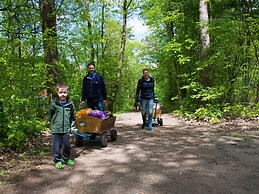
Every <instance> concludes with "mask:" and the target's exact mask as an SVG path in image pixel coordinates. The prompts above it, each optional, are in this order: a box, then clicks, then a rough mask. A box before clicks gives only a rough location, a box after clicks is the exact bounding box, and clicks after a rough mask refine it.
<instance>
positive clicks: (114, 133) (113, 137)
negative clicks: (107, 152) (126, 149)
mask: <svg viewBox="0 0 259 194" xmlns="http://www.w3.org/2000/svg"><path fill="white" fill-rule="evenodd" d="M110 131H111V140H112V141H116V140H117V131H116V130H115V129H113V130H110Z"/></svg>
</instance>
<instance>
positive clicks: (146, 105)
mask: <svg viewBox="0 0 259 194" xmlns="http://www.w3.org/2000/svg"><path fill="white" fill-rule="evenodd" d="M153 104H154V100H153V99H144V98H142V99H141V108H142V110H141V114H142V120H143V124H146V112H147V111H148V128H149V129H152V111H153Z"/></svg>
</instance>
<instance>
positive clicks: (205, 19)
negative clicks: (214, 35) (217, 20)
mask: <svg viewBox="0 0 259 194" xmlns="http://www.w3.org/2000/svg"><path fill="white" fill-rule="evenodd" d="M199 11H200V26H201V27H200V37H201V38H200V39H201V63H203V62H204V61H205V60H206V59H207V58H208V57H209V53H210V35H209V32H208V24H209V14H208V3H207V1H206V0H200V6H199ZM209 74H210V69H209V67H208V66H205V67H203V70H202V72H201V82H202V85H204V86H205V87H208V86H211V80H210V78H209Z"/></svg>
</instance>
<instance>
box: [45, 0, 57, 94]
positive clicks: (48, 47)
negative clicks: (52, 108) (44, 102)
mask: <svg viewBox="0 0 259 194" xmlns="http://www.w3.org/2000/svg"><path fill="white" fill-rule="evenodd" d="M40 13H41V19H42V33H43V47H44V62H45V63H46V64H47V69H48V75H47V82H46V83H47V87H48V91H49V94H51V93H54V91H53V86H54V85H55V84H56V83H58V82H60V81H61V77H60V72H59V68H58V49H57V26H56V9H55V0H40Z"/></svg>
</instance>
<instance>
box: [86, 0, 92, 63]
mask: <svg viewBox="0 0 259 194" xmlns="http://www.w3.org/2000/svg"><path fill="white" fill-rule="evenodd" d="M85 5H86V18H87V23H88V33H89V41H90V56H91V61H92V62H93V61H94V44H93V33H92V23H91V14H90V6H89V0H86V1H85Z"/></svg>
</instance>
